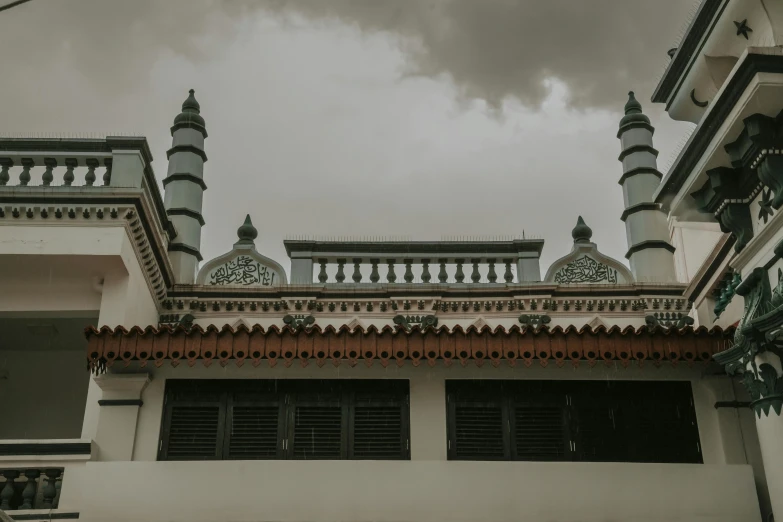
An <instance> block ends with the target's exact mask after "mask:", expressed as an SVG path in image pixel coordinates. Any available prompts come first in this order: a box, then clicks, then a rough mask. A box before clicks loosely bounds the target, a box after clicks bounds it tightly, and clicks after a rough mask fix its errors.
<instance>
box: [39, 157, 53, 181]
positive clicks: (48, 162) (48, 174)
mask: <svg viewBox="0 0 783 522" xmlns="http://www.w3.org/2000/svg"><path fill="white" fill-rule="evenodd" d="M44 166H45V167H46V170H45V171H44V173H43V176H41V181H43V186H44V187H48V186H49V185H51V184H52V181H53V180H54V174H52V171H53V170H54V168H55V167H56V166H57V160H56V159H54V158H44Z"/></svg>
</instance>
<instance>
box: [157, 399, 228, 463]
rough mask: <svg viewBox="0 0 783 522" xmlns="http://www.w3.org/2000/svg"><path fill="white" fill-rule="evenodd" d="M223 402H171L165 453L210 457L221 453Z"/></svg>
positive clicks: (181, 457) (175, 456)
mask: <svg viewBox="0 0 783 522" xmlns="http://www.w3.org/2000/svg"><path fill="white" fill-rule="evenodd" d="M221 410H222V407H221V404H220V403H211V404H210V403H204V404H198V403H192V404H188V403H186V402H179V403H174V404H172V405H171V406H170V413H169V426H168V440H167V441H166V448H165V456H166V458H167V459H169V460H207V459H216V458H219V456H220V452H219V449H220V444H219V442H220V439H221V433H220V430H221V426H220V422H221V419H220V417H221V413H222V412H221Z"/></svg>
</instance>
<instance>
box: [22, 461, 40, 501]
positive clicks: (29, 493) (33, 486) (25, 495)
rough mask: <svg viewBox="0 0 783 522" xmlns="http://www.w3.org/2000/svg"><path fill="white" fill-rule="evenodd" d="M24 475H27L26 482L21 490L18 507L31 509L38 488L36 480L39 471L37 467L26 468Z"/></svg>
mask: <svg viewBox="0 0 783 522" xmlns="http://www.w3.org/2000/svg"><path fill="white" fill-rule="evenodd" d="M24 476H25V477H27V483H26V484H25V485H24V490H22V505H21V507H20V508H19V509H33V503H34V502H35V492H36V490H37V489H38V482H37V480H38V477H40V476H41V472H40V471H39V470H37V469H26V470H25V471H24Z"/></svg>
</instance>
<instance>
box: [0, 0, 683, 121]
mask: <svg viewBox="0 0 783 522" xmlns="http://www.w3.org/2000/svg"><path fill="white" fill-rule="evenodd" d="M692 10H693V2H692V1H691V0H656V1H654V2H651V1H649V0H163V1H161V0H157V1H156V0H134V1H132V2H131V1H125V0H35V1H33V2H30V3H28V4H24V5H21V6H18V7H16V8H14V9H12V10H9V11H7V12H5V13H3V14H2V15H0V32H2V33H3V35H4V36H3V38H4V41H7V42H14V44H16V45H19V46H23V48H24V50H25V53H16V52H13V51H12V49H9V48H6V51H5V52H2V57H3V60H4V65H5V69H6V70H9V66H10V67H11V70H15V71H18V72H23V71H24V70H25V69H26V68H29V67H47V66H49V65H50V64H51V62H53V61H62V60H65V61H67V62H69V63H70V64H71V66H72V67H73V68H75V69H76V70H77V71H79V72H80V73H82V74H83V75H85V76H86V77H89V78H90V81H91V83H93V84H94V86H95V88H96V89H125V88H128V87H129V86H130V85H132V84H133V83H134V82H139V81H143V79H144V77H145V75H147V74H149V71H150V68H151V66H152V64H153V63H154V61H155V59H156V57H157V56H158V55H159V53H161V52H162V51H163V50H164V49H166V50H168V51H169V52H173V53H176V54H180V55H183V56H185V57H186V58H188V59H190V60H192V61H199V60H200V59H203V58H211V57H214V56H217V55H219V53H220V52H221V49H222V48H223V46H224V45H225V44H226V42H229V41H231V39H232V38H233V37H234V27H235V25H234V24H235V23H236V22H237V21H241V20H242V19H244V18H249V17H253V16H257V15H259V14H261V15H267V16H275V17H279V18H281V19H287V20H293V21H295V20H296V19H301V18H304V19H305V20H307V21H310V22H312V23H323V24H329V23H342V24H348V25H353V26H355V27H358V28H359V29H361V30H362V31H365V32H385V33H389V34H390V35H392V36H394V37H395V38H394V41H395V42H396V43H397V44H399V46H400V48H401V49H402V50H403V52H404V55H405V57H406V60H407V61H406V67H405V70H404V71H401V74H403V75H423V76H429V77H440V76H442V75H446V76H447V77H449V78H451V79H452V80H453V81H454V82H455V84H456V86H457V87H458V90H459V93H460V94H461V95H462V96H464V97H466V98H480V99H484V100H486V101H487V102H488V103H489V104H490V105H491V106H493V107H496V108H497V107H500V106H501V102H502V100H503V99H504V98H506V97H514V98H517V99H519V100H520V101H521V102H522V103H523V104H525V105H528V106H532V107H535V106H538V105H539V104H540V103H541V101H542V100H543V99H544V98H545V97H546V94H547V87H546V86H545V84H544V82H543V80H544V79H546V78H549V77H556V78H558V79H560V80H561V81H562V82H564V83H565V84H566V85H567V86H568V87H569V89H570V92H571V103H572V104H573V105H574V106H576V107H608V106H610V105H613V104H614V105H616V104H617V100H618V99H621V98H622V97H623V95H624V93H625V91H627V90H628V88H629V87H632V88H638V87H637V86H644V88H642V90H643V91H644V90H646V91H649V90H650V89H651V85H652V84H653V83H654V81H655V79H656V75H657V74H659V73H660V71H661V68H662V65H663V64H665V60H666V59H667V57H666V54H665V51H666V49H667V47H668V46H669V45H670V44H671V45H673V44H674V42H675V41H676V40H677V38H678V36H679V33H680V32H681V31H682V26H683V23H684V21H685V20H687V19H688V14H689V12H691V11H692ZM27 11H35V12H37V13H39V16H38V17H37V19H38V20H44V25H40V26H37V27H31V26H29V25H25V24H21V23H19V22H18V21H20V20H23V19H24V16H25V14H26V13H25V12H27ZM297 66H298V65H297V64H292V67H297ZM55 83H56V82H55ZM644 94H647V93H644Z"/></svg>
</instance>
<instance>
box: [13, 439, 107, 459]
mask: <svg viewBox="0 0 783 522" xmlns="http://www.w3.org/2000/svg"><path fill="white" fill-rule="evenodd" d="M92 453H93V444H92V441H91V440H87V439H38V440H31V439H11V440H0V457H1V458H0V460H4V461H7V460H39V459H38V458H37V457H44V458H43V459H41V460H71V459H70V457H76V459H77V460H85V457H86V458H87V459H89V458H90V456H91V455H92ZM9 457H10V458H9ZM31 457H32V459H31Z"/></svg>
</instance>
